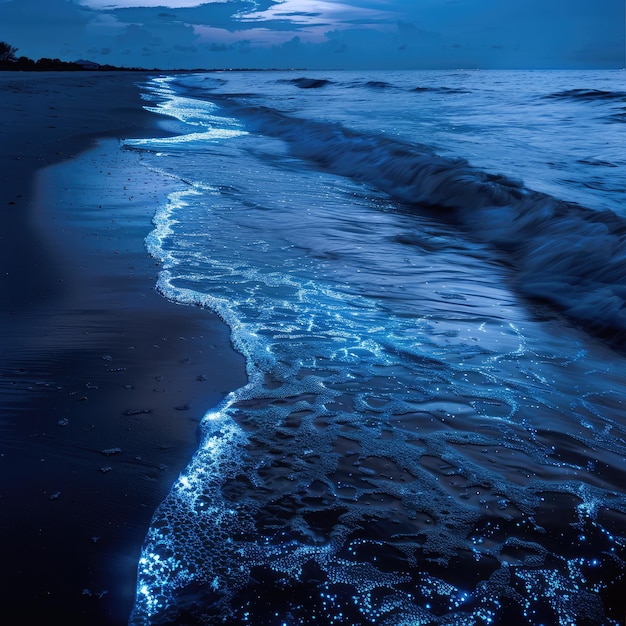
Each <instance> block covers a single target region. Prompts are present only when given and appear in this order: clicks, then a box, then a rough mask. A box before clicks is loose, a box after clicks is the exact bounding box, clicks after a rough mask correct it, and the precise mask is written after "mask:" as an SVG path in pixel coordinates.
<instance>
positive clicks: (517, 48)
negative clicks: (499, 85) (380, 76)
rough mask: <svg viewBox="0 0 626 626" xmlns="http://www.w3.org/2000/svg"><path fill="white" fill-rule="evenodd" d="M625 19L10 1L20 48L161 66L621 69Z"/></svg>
mask: <svg viewBox="0 0 626 626" xmlns="http://www.w3.org/2000/svg"><path fill="white" fill-rule="evenodd" d="M123 5H125V6H123ZM623 25H624V4H623V0H602V1H601V2H598V3H590V2H589V1H588V0H507V2H503V1H502V0H419V1H418V0H213V1H210V2H206V1H205V2H194V0H161V1H160V2H158V1H157V0H0V40H5V41H8V42H9V43H11V44H12V45H15V46H17V47H18V48H19V54H25V55H27V56H31V57H33V58H39V57H40V56H49V57H56V56H59V57H60V58H65V59H66V60H72V59H74V58H85V57H91V58H93V60H95V61H102V62H108V63H119V64H126V65H128V64H132V65H144V64H145V65H149V66H160V67H163V68H168V67H201V66H205V67H214V66H216V65H220V64H224V65H229V64H232V65H236V66H239V67H241V66H242V60H241V54H242V52H244V51H245V53H246V57H247V58H246V64H247V65H249V66H254V67H267V66H271V67H280V66H281V65H282V66H291V65H293V64H294V63H295V62H296V61H297V64H298V65H299V66H301V67H303V66H308V67H330V66H333V67H338V66H340V65H341V63H343V64H345V66H346V67H390V68H394V67H398V68H400V67H435V68H436V67H485V68H488V67H591V68H593V67H621V66H622V64H623V62H624V47H623V46H624V43H623V42H624V26H623ZM147 58H149V59H150V60H149V61H147V60H146V59H147Z"/></svg>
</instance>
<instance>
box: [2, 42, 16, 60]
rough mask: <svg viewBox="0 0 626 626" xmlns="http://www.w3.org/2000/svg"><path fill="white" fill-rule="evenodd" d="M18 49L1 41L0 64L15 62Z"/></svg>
mask: <svg viewBox="0 0 626 626" xmlns="http://www.w3.org/2000/svg"><path fill="white" fill-rule="evenodd" d="M16 52H17V48H16V47H15V46H11V45H10V44H8V43H6V41H0V63H11V62H12V61H15V53H16Z"/></svg>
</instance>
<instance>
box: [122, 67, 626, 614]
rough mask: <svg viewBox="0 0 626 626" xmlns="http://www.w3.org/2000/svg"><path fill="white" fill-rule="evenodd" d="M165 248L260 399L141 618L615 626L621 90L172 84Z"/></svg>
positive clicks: (438, 83) (624, 82)
mask: <svg viewBox="0 0 626 626" xmlns="http://www.w3.org/2000/svg"><path fill="white" fill-rule="evenodd" d="M143 89H144V94H145V98H146V106H147V108H149V109H150V110H152V111H154V112H155V113H157V114H160V115H162V116H163V118H162V119H163V126H164V127H165V128H167V129H168V130H169V131H170V136H168V137H161V138H155V139H147V140H128V141H127V142H126V143H125V147H126V148H127V149H132V150H138V151H141V152H142V155H143V160H144V161H143V162H144V163H145V164H146V165H147V166H148V167H151V168H154V169H158V170H159V171H161V172H165V173H167V174H169V175H171V176H172V177H173V178H174V179H176V180H178V181H180V186H179V188H178V189H177V191H176V192H174V193H172V194H171V195H170V197H169V200H168V202H167V203H166V204H164V205H163V206H159V207H157V209H156V214H155V217H154V230H153V232H152V233H151V234H150V235H149V237H148V238H147V241H146V244H147V247H148V249H149V251H150V253H151V254H152V255H153V256H154V257H156V259H158V261H159V262H160V264H161V267H162V269H161V271H160V274H159V278H158V285H157V288H158V290H159V291H160V292H161V293H162V294H163V296H164V297H166V298H169V299H171V300H172V301H174V302H178V303H180V304H186V305H194V306H199V307H206V308H207V309H210V310H212V311H215V312H217V314H219V315H220V316H221V317H222V319H223V320H224V321H225V322H226V323H227V324H228V325H229V326H230V328H231V331H232V341H233V344H234V346H235V348H236V349H237V350H239V351H240V352H241V353H242V354H243V355H244V356H245V357H246V359H247V371H248V378H249V382H248V384H247V385H246V386H245V387H244V388H242V389H238V390H234V391H233V392H232V393H230V394H229V395H228V397H227V398H225V400H224V402H223V403H222V404H221V405H220V406H217V407H206V408H207V412H206V415H205V417H204V419H203V420H202V424H201V441H200V445H199V448H198V450H197V452H196V454H195V455H194V457H193V458H192V459H190V462H189V465H188V467H187V468H186V470H185V471H184V472H183V473H182V474H181V476H180V478H179V479H178V480H177V482H176V483H175V484H174V485H173V486H172V489H171V492H170V494H169V496H168V497H167V499H166V500H165V501H164V502H163V503H162V504H161V506H160V507H159V508H158V510H157V511H156V512H155V514H154V517H153V520H152V524H151V527H150V529H149V532H148V534H147V537H146V540H145V543H144V546H143V550H142V555H141V559H140V562H139V566H138V582H137V595H136V602H135V607H134V610H133V614H132V616H131V620H130V621H131V623H132V624H134V625H148V624H221V623H227V624H254V625H272V626H274V625H276V626H282V625H283V624H284V625H288V626H295V625H303V624H306V625H309V624H325V625H326V624H355V625H356V624H385V625H393V626H399V625H404V624H406V625H409V624H410V625H411V626H416V625H420V624H421V625H426V624H428V625H431V624H446V625H465V624H467V625H470V624H507V625H508V624H516V625H517V624H532V625H535V624H544V625H546V626H547V625H549V624H559V625H576V626H580V625H583V624H621V623H622V620H623V617H624V612H625V610H626V599H625V596H624V590H625V589H626V576H625V574H626V563H625V561H624V559H625V558H626V549H625V543H626V498H625V495H624V486H625V485H626V471H625V467H626V466H625V463H626V386H625V385H626V359H625V347H626V332H625V331H626V309H625V302H626V204H625V202H624V201H625V200H626V126H625V125H624V123H625V122H626V74H625V73H624V72H618V71H606V72H559V71H554V72H543V71H542V72H531V71H529V72H523V71H515V72H506V71H496V72H485V71H441V72H440V71H437V72H434V71H433V72H421V71H420V72H417V71H416V72H388V73H380V72H378V73H374V72H371V73H365V72H360V73H356V72H213V73H197V74H183V75H174V76H159V77H155V78H153V79H152V80H150V81H149V82H148V83H146V84H145V85H143Z"/></svg>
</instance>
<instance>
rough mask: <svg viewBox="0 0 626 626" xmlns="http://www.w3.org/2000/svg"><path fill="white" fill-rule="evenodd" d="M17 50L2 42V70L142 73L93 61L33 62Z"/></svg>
mask: <svg viewBox="0 0 626 626" xmlns="http://www.w3.org/2000/svg"><path fill="white" fill-rule="evenodd" d="M16 52H17V48H15V47H14V46H11V45H10V44H8V43H6V42H4V41H0V70H5V71H6V70H9V71H18V72H50V71H70V72H71V71H74V72H77V71H84V70H95V71H108V72H111V71H126V72H128V71H142V70H143V69H144V68H139V67H116V66H115V65H100V64H99V63H93V62H91V61H73V62H71V61H61V59H48V58H46V57H43V58H41V59H39V60H38V61H33V59H29V58H28V57H23V56H22V57H18V56H16V54H15V53H16Z"/></svg>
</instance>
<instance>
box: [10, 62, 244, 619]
mask: <svg viewBox="0 0 626 626" xmlns="http://www.w3.org/2000/svg"><path fill="white" fill-rule="evenodd" d="M145 78H146V77H144V76H142V75H140V74H136V73H128V74H126V73H114V74H92V73H80V74H74V73H72V74H70V73H59V74H53V73H50V74H34V73H33V74H17V73H0V111H1V112H2V113H1V116H0V130H1V135H0V136H1V143H0V180H1V181H2V184H1V186H0V299H1V302H2V306H1V307H0V320H1V324H0V433H1V437H0V533H1V535H0V537H1V538H0V541H1V544H2V548H1V560H0V563H1V568H2V570H1V571H2V584H1V585H0V589H1V590H2V591H1V592H0V606H1V607H2V613H3V615H5V616H8V615H12V616H13V617H11V618H10V620H9V621H8V622H6V623H13V624H36V623H46V624H48V623H58V624H64V625H71V624H85V625H89V626H96V625H99V624H125V623H127V620H128V616H129V613H130V610H131V608H132V602H133V597H134V592H135V573H136V564H137V559H138V557H139V552H140V548H141V543H142V541H143V538H144V535H145V533H146V530H147V528H148V525H149V522H150V519H151V516H152V513H153V512H154V510H155V508H156V507H157V506H158V504H159V503H160V502H161V500H162V499H163V498H164V497H165V495H166V494H167V492H168V491H169V488H170V486H171V484H172V483H173V481H174V480H175V479H176V477H177V476H178V474H179V472H180V471H181V470H183V469H184V467H185V465H186V464H187V462H188V461H189V459H190V458H191V456H192V454H193V452H194V450H195V448H196V446H197V428H198V421H199V420H200V419H201V418H202V416H203V414H204V413H205V411H207V410H208V409H210V408H211V407H214V406H215V405H216V404H217V403H218V402H219V401H220V400H221V399H222V397H223V396H224V395H225V394H226V393H227V392H228V391H229V390H231V389H235V388H237V387H239V386H241V385H242V384H244V383H245V372H244V362H243V359H242V357H241V356H240V355H238V354H237V353H235V352H234V351H233V350H232V348H231V347H230V343H229V332H228V329H227V328H226V326H225V325H224V324H222V323H221V322H220V321H219V320H218V319H217V318H216V317H215V316H214V315H213V314H211V313H209V312H208V311H204V310H201V309H198V308H193V307H183V306H179V305H176V304H173V303H171V302H168V301H166V300H165V299H164V298H163V297H162V296H160V295H159V294H157V293H156V292H155V290H154V285H155V280H156V273H157V272H158V269H159V268H158V266H157V264H156V262H155V261H154V259H152V258H150V257H149V256H148V254H147V253H146V251H145V248H144V243H143V240H144V237H145V236H146V235H147V234H148V232H149V231H150V230H151V223H150V220H151V218H152V216H153V214H154V211H155V208H156V205H157V204H158V203H160V202H163V201H164V199H165V195H166V193H167V192H168V190H171V189H172V185H173V184H174V183H173V181H171V180H169V179H167V178H166V177H164V176H160V175H158V174H156V173H154V172H150V171H149V170H148V169H147V168H143V167H142V166H141V163H140V159H141V157H140V155H139V154H137V153H135V152H129V151H122V150H121V149H120V148H119V143H118V140H117V139H119V138H122V137H141V136H154V134H155V133H157V132H161V131H159V130H158V129H157V128H156V124H157V122H158V118H157V116H155V115H152V114H150V113H148V112H146V111H144V110H142V108H141V107H142V104H145V103H144V102H142V101H141V100H140V98H139V91H138V89H137V87H136V86H135V84H134V83H136V82H137V81H141V80H144V79H145ZM107 138H108V139H107ZM117 450H119V451H117ZM105 451H110V453H107V452H105ZM3 621H4V619H3Z"/></svg>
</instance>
